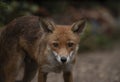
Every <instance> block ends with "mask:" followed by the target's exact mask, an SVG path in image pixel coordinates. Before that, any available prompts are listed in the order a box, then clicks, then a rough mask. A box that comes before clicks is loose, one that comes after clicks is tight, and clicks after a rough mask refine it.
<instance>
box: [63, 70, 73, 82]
mask: <svg viewBox="0 0 120 82" xmlns="http://www.w3.org/2000/svg"><path fill="white" fill-rule="evenodd" d="M63 78H64V82H73V75H72V72H63Z"/></svg>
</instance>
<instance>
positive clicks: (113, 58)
mask: <svg viewBox="0 0 120 82" xmlns="http://www.w3.org/2000/svg"><path fill="white" fill-rule="evenodd" d="M24 15H36V16H41V17H48V18H50V19H53V20H54V21H55V22H56V23H57V24H71V23H73V22H75V21H77V20H80V19H81V18H86V19H87V26H86V27H87V28H86V30H85V33H84V35H83V36H82V37H81V43H80V49H79V54H81V55H79V57H78V61H79V62H80V63H78V64H76V67H77V69H76V70H77V71H75V72H74V74H75V76H76V77H75V82H120V65H119V61H120V54H119V53H120V47H119V46H120V37H119V36H120V0H0V28H3V27H4V25H6V24H8V23H9V22H10V21H11V20H13V19H14V18H16V17H20V16H24ZM79 58H80V59H79ZM78 71H79V72H78ZM52 77H56V75H54V74H53V75H52V76H50V79H51V80H50V81H49V82H56V80H55V79H53V78H52ZM57 79H59V80H58V81H59V82H61V79H60V78H59V77H58V78H57ZM33 81H34V80H33Z"/></svg>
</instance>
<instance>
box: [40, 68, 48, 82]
mask: <svg viewBox="0 0 120 82" xmlns="http://www.w3.org/2000/svg"><path fill="white" fill-rule="evenodd" d="M47 74H48V73H44V72H42V71H41V70H39V74H38V82H46V80H47Z"/></svg>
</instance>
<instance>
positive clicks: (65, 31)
mask: <svg viewBox="0 0 120 82" xmlns="http://www.w3.org/2000/svg"><path fill="white" fill-rule="evenodd" d="M71 28H72V26H70V25H56V27H55V30H54V31H53V33H52V34H51V35H50V38H49V40H51V41H53V40H56V41H62V42H64V41H65V42H66V41H71V40H72V41H77V42H78V41H79V36H78V35H76V34H75V33H73V31H72V30H71Z"/></svg>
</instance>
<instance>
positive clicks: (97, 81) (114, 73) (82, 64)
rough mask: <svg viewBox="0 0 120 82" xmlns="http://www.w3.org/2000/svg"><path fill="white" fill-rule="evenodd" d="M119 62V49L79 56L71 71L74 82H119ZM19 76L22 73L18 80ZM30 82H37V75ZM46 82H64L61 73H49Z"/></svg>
mask: <svg viewBox="0 0 120 82" xmlns="http://www.w3.org/2000/svg"><path fill="white" fill-rule="evenodd" d="M119 62H120V47H117V48H112V49H110V50H101V51H95V52H89V53H84V54H79V56H78V58H77V63H76V65H75V68H74V70H73V74H74V82H120V63H119ZM21 76H22V72H21V74H19V76H18V78H20V77H21ZM32 82H37V74H36V77H35V78H34V79H33V80H32ZM47 82H64V81H63V78H62V73H61V74H55V73H50V74H49V75H48V79H47Z"/></svg>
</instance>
